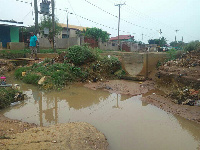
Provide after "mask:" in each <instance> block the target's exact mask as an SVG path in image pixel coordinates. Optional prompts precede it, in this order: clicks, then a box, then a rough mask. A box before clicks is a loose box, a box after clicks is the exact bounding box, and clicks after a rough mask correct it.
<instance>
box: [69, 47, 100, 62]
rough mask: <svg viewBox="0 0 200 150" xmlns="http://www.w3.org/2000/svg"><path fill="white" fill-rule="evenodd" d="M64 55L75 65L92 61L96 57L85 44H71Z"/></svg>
mask: <svg viewBox="0 0 200 150" xmlns="http://www.w3.org/2000/svg"><path fill="white" fill-rule="evenodd" d="M66 57H67V58H68V60H69V62H71V63H73V64H75V65H82V64H85V63H87V62H92V61H94V60H95V59H96V57H95V55H94V54H93V53H92V52H91V49H89V48H88V47H86V46H78V45H75V46H72V47H70V48H69V49H68V52H67V55H66Z"/></svg>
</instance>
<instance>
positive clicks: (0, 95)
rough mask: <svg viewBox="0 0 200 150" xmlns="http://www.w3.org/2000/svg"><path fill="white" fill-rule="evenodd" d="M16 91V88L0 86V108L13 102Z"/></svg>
mask: <svg viewBox="0 0 200 150" xmlns="http://www.w3.org/2000/svg"><path fill="white" fill-rule="evenodd" d="M17 92H18V91H17V90H15V89H12V88H10V87H5V88H0V109H2V108H5V107H8V106H9V105H10V104H11V103H13V102H14V97H15V94H16V93H17Z"/></svg>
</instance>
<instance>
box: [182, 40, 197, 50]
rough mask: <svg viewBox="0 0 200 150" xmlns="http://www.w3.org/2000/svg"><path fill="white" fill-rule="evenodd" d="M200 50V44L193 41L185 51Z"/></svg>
mask: <svg viewBox="0 0 200 150" xmlns="http://www.w3.org/2000/svg"><path fill="white" fill-rule="evenodd" d="M199 49H200V42H199V41H192V42H190V43H188V44H187V45H186V46H185V47H184V50H185V51H193V50H196V51H197V50H199Z"/></svg>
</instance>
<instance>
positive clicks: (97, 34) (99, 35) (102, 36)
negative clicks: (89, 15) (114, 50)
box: [83, 27, 109, 42]
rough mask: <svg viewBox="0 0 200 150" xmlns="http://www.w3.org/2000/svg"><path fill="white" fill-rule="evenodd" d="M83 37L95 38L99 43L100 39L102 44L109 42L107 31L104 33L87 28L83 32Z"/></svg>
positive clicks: (96, 29) (97, 29)
mask: <svg viewBox="0 0 200 150" xmlns="http://www.w3.org/2000/svg"><path fill="white" fill-rule="evenodd" d="M83 35H84V36H86V37H88V38H93V39H94V40H95V41H97V42H98V40H99V38H100V39H101V41H102V42H106V41H108V40H109V34H108V33H107V32H106V31H103V30H101V29H99V28H96V27H94V28H86V30H85V29H84V30H83Z"/></svg>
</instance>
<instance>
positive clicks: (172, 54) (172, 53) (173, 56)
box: [167, 48, 177, 60]
mask: <svg viewBox="0 0 200 150" xmlns="http://www.w3.org/2000/svg"><path fill="white" fill-rule="evenodd" d="M176 52H177V51H176V49H174V48H172V49H170V50H169V51H167V55H168V58H169V60H173V59H176Z"/></svg>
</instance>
